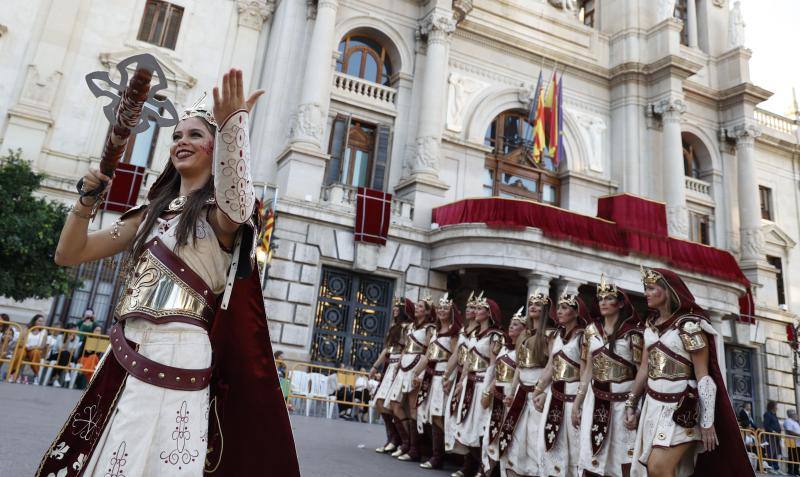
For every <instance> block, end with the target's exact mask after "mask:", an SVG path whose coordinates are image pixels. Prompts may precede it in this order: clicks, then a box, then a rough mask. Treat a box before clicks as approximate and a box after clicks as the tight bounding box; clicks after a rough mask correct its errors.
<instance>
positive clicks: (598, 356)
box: [572, 275, 643, 477]
mask: <svg viewBox="0 0 800 477" xmlns="http://www.w3.org/2000/svg"><path fill="white" fill-rule="evenodd" d="M597 302H598V306H599V308H600V315H601V316H602V318H601V319H600V320H597V321H594V322H593V323H591V324H589V326H587V327H586V331H584V334H583V336H584V340H585V342H584V353H585V355H586V359H585V360H583V361H581V366H582V367H583V369H582V374H581V378H582V379H581V388H580V390H579V391H578V395H577V398H576V399H575V405H574V406H573V407H572V422H573V425H576V424H578V423H580V429H581V441H580V445H581V449H582V450H581V468H582V469H583V476H584V477H598V476H607V477H628V476H629V475H630V470H631V462H632V460H633V445H634V441H635V437H636V433H635V432H634V431H632V430H630V429H628V428H626V427H625V400H626V399H627V397H628V393H629V392H630V390H631V386H632V385H633V381H634V379H635V378H636V371H637V366H638V363H639V362H641V359H642V331H643V330H642V326H641V322H640V320H639V317H638V316H637V314H636V311H635V310H634V309H633V305H632V304H631V302H630V300H628V296H627V295H626V294H625V293H624V292H622V291H621V290H618V289H617V286H616V285H614V284H613V283H608V282H606V279H605V276H604V275H601V276H600V285H599V286H598V287H597ZM580 406H582V407H580Z"/></svg>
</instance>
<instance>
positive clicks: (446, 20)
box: [419, 12, 456, 42]
mask: <svg viewBox="0 0 800 477" xmlns="http://www.w3.org/2000/svg"><path fill="white" fill-rule="evenodd" d="M455 30H456V21H455V19H454V18H453V17H450V16H447V15H443V14H441V13H439V12H433V13H431V14H430V15H428V16H427V17H425V19H423V20H422V22H421V23H420V25H419V32H420V34H421V35H422V36H427V37H428V42H430V41H431V40H434V41H435V40H439V41H443V40H444V39H445V38H447V36H448V35H449V34H450V33H453V32H454V31H455Z"/></svg>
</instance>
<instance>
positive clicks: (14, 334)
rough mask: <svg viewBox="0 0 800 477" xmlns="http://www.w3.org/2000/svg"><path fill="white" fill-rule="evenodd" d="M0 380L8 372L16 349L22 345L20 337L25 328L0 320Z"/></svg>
mask: <svg viewBox="0 0 800 477" xmlns="http://www.w3.org/2000/svg"><path fill="white" fill-rule="evenodd" d="M0 330H2V332H1V333H0V381H2V380H4V378H5V376H6V375H8V374H9V371H10V369H11V363H12V361H13V360H14V357H15V356H17V354H18V352H19V351H18V350H19V349H20V348H21V347H24V344H21V343H23V341H22V340H21V339H20V338H22V337H23V336H25V328H24V327H23V326H22V325H20V324H19V323H14V322H10V321H3V320H0Z"/></svg>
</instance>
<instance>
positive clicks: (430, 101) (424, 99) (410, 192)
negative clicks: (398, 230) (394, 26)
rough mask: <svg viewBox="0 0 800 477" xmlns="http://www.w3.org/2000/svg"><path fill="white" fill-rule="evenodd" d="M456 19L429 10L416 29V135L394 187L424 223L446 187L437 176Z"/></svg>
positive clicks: (419, 222) (446, 12)
mask: <svg viewBox="0 0 800 477" xmlns="http://www.w3.org/2000/svg"><path fill="white" fill-rule="evenodd" d="M455 28H456V21H455V19H454V18H453V13H452V12H451V11H450V10H448V9H440V8H436V9H434V10H432V11H431V12H430V13H429V14H428V15H427V16H426V17H425V18H424V19H423V20H422V22H421V23H420V27H419V32H420V36H421V37H422V38H426V39H427V50H426V54H425V60H424V65H423V72H422V78H421V84H422V88H421V95H420V96H421V97H420V103H419V114H418V116H417V118H418V120H417V135H416V139H415V141H414V144H413V146H412V150H411V153H410V155H409V157H408V158H407V159H406V164H405V165H406V167H405V177H404V178H403V179H401V181H400V183H399V184H397V185H396V186H395V191H396V192H397V193H398V194H399V195H401V196H403V197H406V198H408V199H410V200H412V201H413V202H414V210H415V212H414V223H415V224H417V225H419V226H422V227H425V226H427V224H429V223H430V211H431V209H432V208H433V207H436V206H437V205H441V203H442V202H443V199H444V193H445V191H446V190H447V189H448V188H449V187H448V185H447V184H445V183H443V182H442V181H440V180H439V161H440V159H441V143H442V131H443V129H444V120H445V100H446V97H447V95H446V90H445V88H446V86H447V64H448V50H449V42H450V34H451V33H452V32H453V31H455Z"/></svg>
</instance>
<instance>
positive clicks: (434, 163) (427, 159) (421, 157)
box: [412, 136, 440, 172]
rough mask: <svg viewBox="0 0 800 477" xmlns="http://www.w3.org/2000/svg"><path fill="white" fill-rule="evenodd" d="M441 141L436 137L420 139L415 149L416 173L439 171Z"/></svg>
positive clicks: (414, 168) (414, 169) (413, 166)
mask: <svg viewBox="0 0 800 477" xmlns="http://www.w3.org/2000/svg"><path fill="white" fill-rule="evenodd" d="M439 146H440V144H439V139H438V138H436V137H434V136H424V137H418V138H417V142H416V147H415V149H414V163H413V165H412V170H413V171H414V172H425V171H438V170H439Z"/></svg>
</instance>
